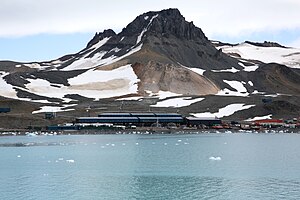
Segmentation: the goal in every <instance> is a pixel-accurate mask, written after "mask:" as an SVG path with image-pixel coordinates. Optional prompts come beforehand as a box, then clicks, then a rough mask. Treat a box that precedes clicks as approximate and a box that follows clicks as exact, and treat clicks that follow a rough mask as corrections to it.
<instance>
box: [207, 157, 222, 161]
mask: <svg viewBox="0 0 300 200" xmlns="http://www.w3.org/2000/svg"><path fill="white" fill-rule="evenodd" d="M209 160H214V161H215V160H216V161H219V160H222V159H221V157H219V156H218V157H214V156H211V157H209Z"/></svg>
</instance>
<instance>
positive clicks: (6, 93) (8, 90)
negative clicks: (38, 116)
mask: <svg viewBox="0 0 300 200" xmlns="http://www.w3.org/2000/svg"><path fill="white" fill-rule="evenodd" d="M8 74H9V73H6V72H2V71H0V96H3V97H7V98H12V99H18V96H17V92H16V91H15V89H14V88H13V86H12V85H10V84H8V83H7V82H6V81H5V80H4V77H5V76H7V75H8Z"/></svg>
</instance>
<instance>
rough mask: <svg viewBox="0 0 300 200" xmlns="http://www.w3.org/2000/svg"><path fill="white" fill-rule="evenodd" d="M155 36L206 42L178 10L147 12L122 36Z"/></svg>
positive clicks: (198, 29) (198, 30) (124, 31)
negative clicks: (144, 33)
mask: <svg viewBox="0 0 300 200" xmlns="http://www.w3.org/2000/svg"><path fill="white" fill-rule="evenodd" d="M143 31H144V32H146V33H148V34H152V35H157V36H166V37H168V36H170V35H172V36H175V37H177V38H179V39H187V40H199V39H201V40H203V39H205V40H207V38H206V37H205V35H204V33H203V32H202V30H201V29H200V28H197V27H196V26H195V25H194V24H193V22H187V21H186V20H185V18H184V17H183V16H182V15H181V13H180V11H179V10H178V9H173V8H170V9H166V10H162V11H158V12H154V11H151V12H147V13H144V14H142V15H140V16H138V17H137V18H136V19H135V20H134V21H133V22H131V23H130V24H129V25H128V26H127V27H126V28H124V29H123V31H122V34H123V35H124V36H132V35H139V34H140V33H141V32H143Z"/></svg>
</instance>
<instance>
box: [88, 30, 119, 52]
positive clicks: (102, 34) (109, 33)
mask: <svg viewBox="0 0 300 200" xmlns="http://www.w3.org/2000/svg"><path fill="white" fill-rule="evenodd" d="M115 35H116V33H115V32H114V31H113V30H112V29H107V30H104V31H103V32H99V33H95V35H94V37H93V39H91V40H90V41H89V42H88V44H87V46H86V48H89V47H91V46H93V45H94V44H96V43H97V42H99V41H100V40H103V39H104V38H107V37H112V36H115Z"/></svg>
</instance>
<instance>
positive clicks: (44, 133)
mask: <svg viewBox="0 0 300 200" xmlns="http://www.w3.org/2000/svg"><path fill="white" fill-rule="evenodd" d="M208 133H212V134H220V133H221V134H226V133H227V134H230V133H244V134H251V133H254V134H276V133H277V134H300V128H272V129H262V130H244V129H167V128H159V129H150V128H137V129H125V130H64V131H34V130H16V129H14V130H0V137H1V136H55V135H154V134H166V135H167V134H208Z"/></svg>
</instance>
